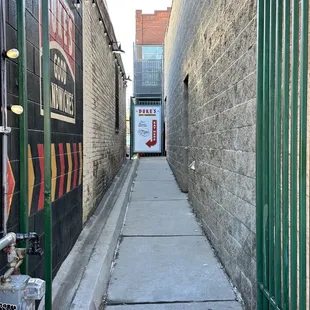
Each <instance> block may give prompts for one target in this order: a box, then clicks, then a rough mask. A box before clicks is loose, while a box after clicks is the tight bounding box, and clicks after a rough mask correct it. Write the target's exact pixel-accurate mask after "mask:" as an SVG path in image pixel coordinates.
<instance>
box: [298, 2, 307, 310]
mask: <svg viewBox="0 0 310 310" xmlns="http://www.w3.org/2000/svg"><path fill="white" fill-rule="evenodd" d="M308 10H309V4H308V0H303V1H302V2H301V55H300V61H301V64H300V118H299V120H300V124H299V130H300V132H299V309H300V310H306V300H307V265H306V264H307V239H306V236H307V210H306V208H307V203H306V199H307V198H306V197H307V179H306V178H307V156H308V155H307V97H308V92H307V90H308V26H309V17H308Z"/></svg>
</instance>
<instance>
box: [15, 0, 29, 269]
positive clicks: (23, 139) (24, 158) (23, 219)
mask: <svg viewBox="0 0 310 310" xmlns="http://www.w3.org/2000/svg"><path fill="white" fill-rule="evenodd" d="M16 5H17V39H18V50H19V58H18V96H19V105H21V106H22V107H23V109H24V112H23V113H22V114H21V115H20V122H19V149H20V232H21V233H28V105H27V52H26V21H25V14H26V4H25V1H17V3H16ZM27 244H28V243H27V242H25V241H24V242H23V243H22V244H21V246H22V247H26V248H27ZM21 271H22V273H24V274H28V257H27V255H26V257H25V259H24V263H23V264H22V266H21Z"/></svg>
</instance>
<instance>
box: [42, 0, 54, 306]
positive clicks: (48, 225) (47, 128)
mask: <svg viewBox="0 0 310 310" xmlns="http://www.w3.org/2000/svg"><path fill="white" fill-rule="evenodd" d="M41 7H42V16H44V17H45V18H42V40H43V56H42V58H43V59H42V67H43V70H42V72H43V106H44V222H45V223H44V234H45V281H46V294H45V309H46V310H52V214H51V109H50V46H49V19H48V16H49V1H46V0H41Z"/></svg>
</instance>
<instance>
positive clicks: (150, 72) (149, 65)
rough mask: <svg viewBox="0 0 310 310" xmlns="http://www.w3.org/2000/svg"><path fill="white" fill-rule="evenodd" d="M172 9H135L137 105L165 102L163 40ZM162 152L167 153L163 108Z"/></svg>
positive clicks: (135, 98) (135, 84) (135, 92)
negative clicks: (163, 89)
mask: <svg viewBox="0 0 310 310" xmlns="http://www.w3.org/2000/svg"><path fill="white" fill-rule="evenodd" d="M170 11H171V9H170V8H168V9H167V10H166V11H155V12H154V14H143V13H142V11H141V10H137V11H136V42H135V45H134V94H133V100H132V104H134V105H144V106H145V105H162V87H163V43H164V37H165V31H166V27H167V25H168V21H169V16H170ZM161 113H162V121H161V122H162V124H161V130H162V132H161V139H160V140H161V141H160V142H161V143H162V146H161V154H163V153H164V121H163V110H162V112H161Z"/></svg>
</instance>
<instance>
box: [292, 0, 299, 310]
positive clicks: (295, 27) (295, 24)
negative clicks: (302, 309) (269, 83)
mask: <svg viewBox="0 0 310 310" xmlns="http://www.w3.org/2000/svg"><path fill="white" fill-rule="evenodd" d="M298 35H299V0H293V11H292V80H291V81H292V82H291V114H290V119H291V149H290V150H291V152H290V168H291V169H290V275H291V276H290V287H291V295H290V298H291V301H290V309H297V171H298V167H297V128H298V50H299V48H298V46H299V36H298Z"/></svg>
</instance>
